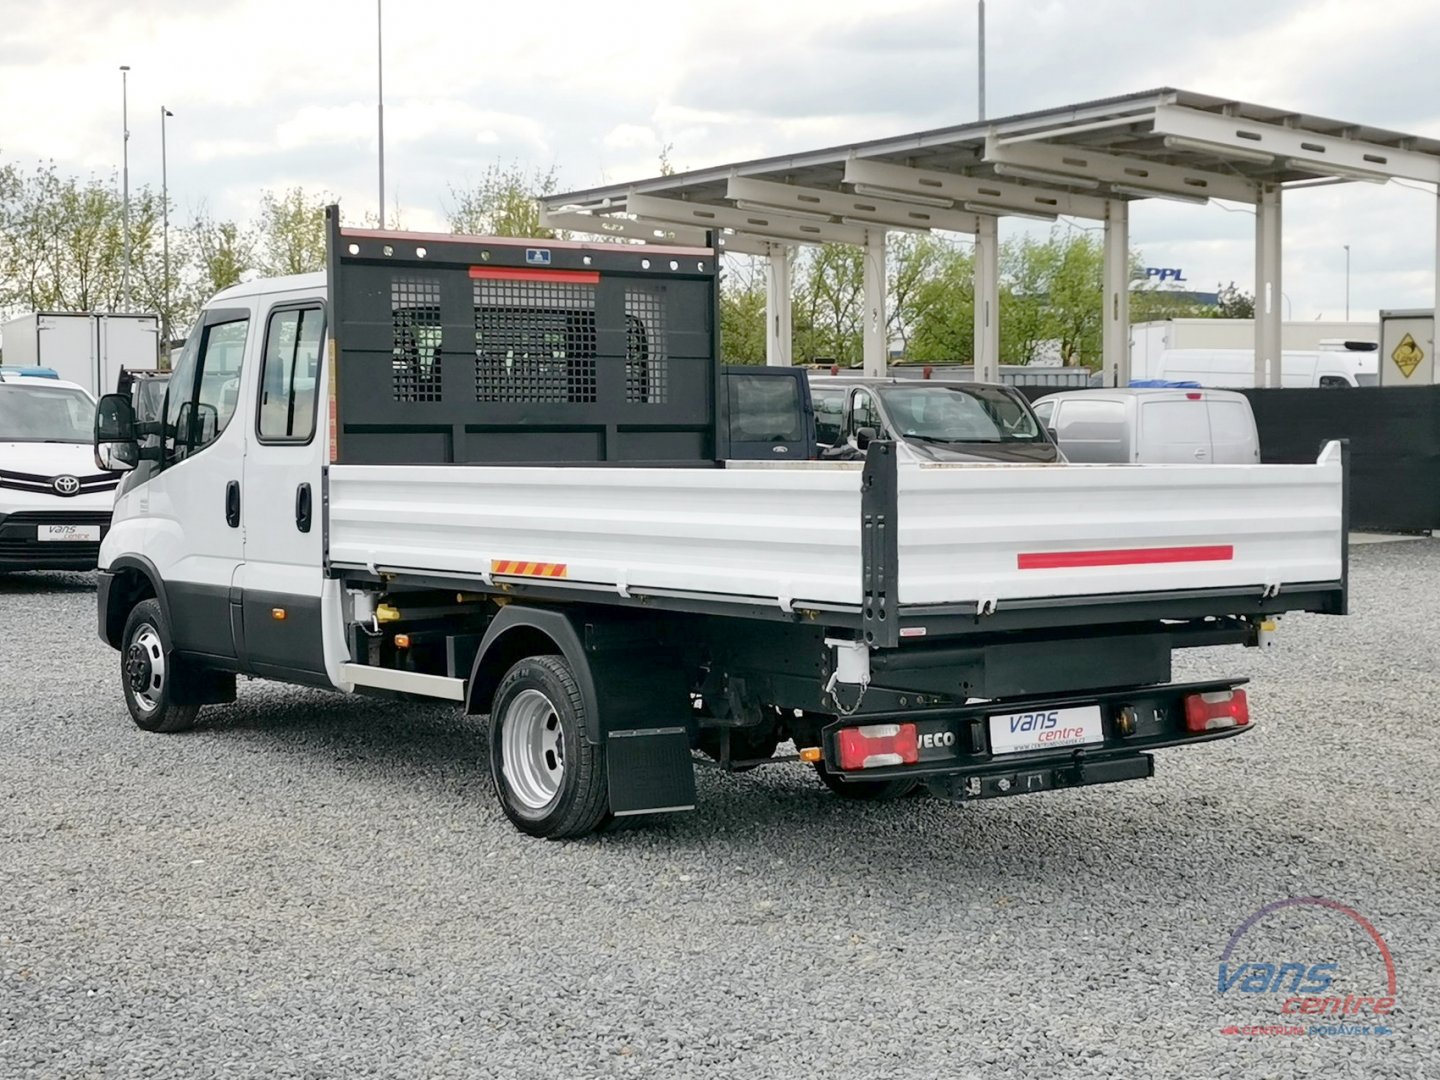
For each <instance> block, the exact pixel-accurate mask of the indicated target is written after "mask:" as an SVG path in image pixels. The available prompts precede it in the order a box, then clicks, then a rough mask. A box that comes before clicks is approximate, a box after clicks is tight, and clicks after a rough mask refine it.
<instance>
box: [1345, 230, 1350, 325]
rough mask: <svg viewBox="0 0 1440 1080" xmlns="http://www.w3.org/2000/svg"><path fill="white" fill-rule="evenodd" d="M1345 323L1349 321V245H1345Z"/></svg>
mask: <svg viewBox="0 0 1440 1080" xmlns="http://www.w3.org/2000/svg"><path fill="white" fill-rule="evenodd" d="M1345 321H1346V322H1349V321H1350V245H1349V244H1346V245H1345Z"/></svg>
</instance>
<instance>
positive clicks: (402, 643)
mask: <svg viewBox="0 0 1440 1080" xmlns="http://www.w3.org/2000/svg"><path fill="white" fill-rule="evenodd" d="M395 647H396V648H397V649H408V648H409V647H410V635H409V634H396V635H395Z"/></svg>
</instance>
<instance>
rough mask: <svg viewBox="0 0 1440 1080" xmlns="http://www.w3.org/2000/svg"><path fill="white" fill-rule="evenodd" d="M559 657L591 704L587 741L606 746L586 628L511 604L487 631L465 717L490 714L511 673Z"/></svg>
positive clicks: (472, 675)
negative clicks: (529, 660)
mask: <svg viewBox="0 0 1440 1080" xmlns="http://www.w3.org/2000/svg"><path fill="white" fill-rule="evenodd" d="M557 653H558V654H559V655H560V656H563V657H564V658H565V662H566V663H567V664H568V665H569V666H570V670H571V672H572V673H573V674H574V676H575V681H576V682H577V683H578V684H579V685H580V693H581V696H582V697H583V698H584V700H585V737H586V738H587V739H589V740H590V741H591V742H592V743H599V742H601V741H603V734H602V732H601V730H600V709H599V697H598V695H597V694H596V692H595V678H594V675H593V674H592V673H591V671H590V662H589V660H588V658H587V657H586V655H585V645H584V639H583V635H582V628H581V627H579V626H577V625H576V624H575V622H574V621H573V620H572V619H571V618H570V617H569V615H567V614H566V613H564V612H560V611H549V610H547V609H544V608H530V607H524V606H522V605H516V604H510V605H507V606H506V607H504V608H503V609H501V611H500V613H499V614H498V615H496V616H495V618H494V620H493V621H492V622H491V623H490V626H489V628H488V629H487V630H486V631H485V636H484V637H483V638H482V639H481V641H480V648H479V650H478V651H477V652H476V653H475V663H474V665H473V666H472V667H471V669H470V681H469V683H468V686H467V690H466V696H465V711H466V712H467V713H470V714H479V713H488V712H489V711H490V707H491V705H492V704H493V702H494V700H495V691H496V689H497V688H498V687H499V685H500V680H501V679H503V678H504V677H505V673H506V672H507V671H509V670H510V668H511V667H512V666H513V665H514V664H515V663H517V662H518V661H520V660H523V659H525V658H526V657H527V656H546V655H551V654H557Z"/></svg>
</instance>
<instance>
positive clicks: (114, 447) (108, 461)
mask: <svg viewBox="0 0 1440 1080" xmlns="http://www.w3.org/2000/svg"><path fill="white" fill-rule="evenodd" d="M139 461H140V447H139V445H138V444H137V443H123V442H108V443H100V444H99V445H97V446H96V447H95V464H96V465H98V466H99V467H100V468H102V469H104V470H105V471H106V472H129V471H130V470H131V469H133V468H135V466H136V465H137V464H139Z"/></svg>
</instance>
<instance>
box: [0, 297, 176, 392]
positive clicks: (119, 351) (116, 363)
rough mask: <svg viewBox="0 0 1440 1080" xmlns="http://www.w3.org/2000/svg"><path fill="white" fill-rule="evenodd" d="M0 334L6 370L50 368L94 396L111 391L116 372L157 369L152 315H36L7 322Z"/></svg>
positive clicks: (155, 321) (155, 328) (116, 380)
mask: <svg viewBox="0 0 1440 1080" xmlns="http://www.w3.org/2000/svg"><path fill="white" fill-rule="evenodd" d="M0 335H3V338H0V350H3V356H4V362H5V366H6V367H19V368H25V367H44V368H51V369H53V370H54V372H55V374H56V375H57V376H59V377H60V379H62V380H63V381H65V382H71V383H78V384H79V385H80V386H83V387H85V388H86V389H87V390H89V391H90V392H91V393H92V394H95V395H97V396H98V395H100V394H108V393H111V392H113V391H114V390H115V389H116V388H117V386H118V385H119V382H120V370H121V368H128V369H129V370H131V371H152V370H154V369H155V368H156V367H158V366H159V359H158V358H159V347H160V346H159V343H160V317H159V316H158V315H112V314H98V313H95V312H76V311H37V312H33V313H32V314H29V315H22V316H20V317H19V318H17V319H11V320H10V321H9V322H7V323H6V324H5V325H4V327H3V328H0Z"/></svg>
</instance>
